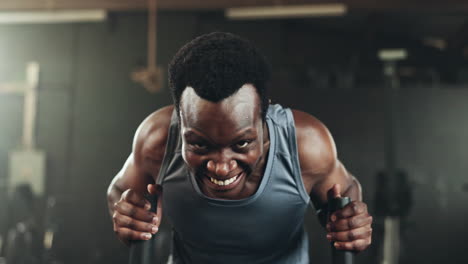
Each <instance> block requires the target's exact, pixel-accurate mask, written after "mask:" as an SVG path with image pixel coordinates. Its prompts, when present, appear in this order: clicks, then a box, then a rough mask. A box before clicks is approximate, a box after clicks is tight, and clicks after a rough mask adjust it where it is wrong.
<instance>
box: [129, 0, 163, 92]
mask: <svg viewBox="0 0 468 264" xmlns="http://www.w3.org/2000/svg"><path fill="white" fill-rule="evenodd" d="M157 10H158V6H157V2H156V0H148V58H147V63H148V67H147V68H143V69H138V70H136V71H134V72H133V73H132V79H133V81H135V82H138V83H140V84H142V85H143V87H144V88H145V89H146V90H147V91H148V92H150V93H156V92H159V91H160V90H161V88H162V86H163V78H164V72H163V69H162V68H161V67H158V66H157V65H156V62H157V60H156V50H157V49H156V44H157V41H156V29H157V24H156V23H157Z"/></svg>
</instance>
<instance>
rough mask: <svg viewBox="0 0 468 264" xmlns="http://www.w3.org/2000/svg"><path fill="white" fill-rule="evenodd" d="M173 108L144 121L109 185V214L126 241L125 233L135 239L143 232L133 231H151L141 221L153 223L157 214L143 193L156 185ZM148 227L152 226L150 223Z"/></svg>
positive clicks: (115, 229) (163, 110)
mask: <svg viewBox="0 0 468 264" xmlns="http://www.w3.org/2000/svg"><path fill="white" fill-rule="evenodd" d="M172 109H173V107H172V106H168V107H165V108H162V109H160V110H158V111H156V112H154V113H153V114H151V115H150V116H148V117H147V118H146V119H145V120H144V121H143V122H142V124H141V125H140V126H139V127H138V129H137V131H136V133H135V137H134V141H133V146H132V153H131V154H130V155H129V157H128V158H127V161H126V162H125V164H124V166H123V167H122V169H121V170H120V171H119V173H117V175H116V176H115V177H114V179H113V180H112V182H111V183H110V185H109V187H108V190H107V202H108V209H109V214H110V215H111V217H112V218H113V221H114V231H115V232H116V233H117V234H118V236H119V238H120V239H121V240H122V241H124V242H125V240H126V239H124V238H123V236H125V237H126V238H134V237H135V236H136V235H138V234H139V233H138V234H136V233H134V232H133V231H132V230H136V231H147V230H146V229H145V228H143V227H142V226H143V223H142V222H139V221H143V222H151V221H152V219H153V217H154V216H152V214H150V213H148V212H147V211H145V209H146V210H147V209H148V207H149V203H148V202H147V201H146V199H144V198H143V195H144V194H147V193H148V189H147V188H148V185H149V184H154V183H155V181H156V179H157V175H158V173H159V168H160V166H161V163H162V160H163V158H164V151H165V145H166V139H167V133H168V127H169V124H170V118H171V114H172ZM139 207H140V208H139ZM117 211H118V212H117ZM134 220H137V221H134ZM155 224H156V223H155ZM120 227H124V228H123V230H124V231H123V233H124V234H122V232H121V231H119V230H120V229H122V228H120ZM146 227H148V228H149V226H148V225H146ZM143 229H145V230H143ZM150 230H151V228H150ZM119 232H121V233H119ZM140 235H141V234H140Z"/></svg>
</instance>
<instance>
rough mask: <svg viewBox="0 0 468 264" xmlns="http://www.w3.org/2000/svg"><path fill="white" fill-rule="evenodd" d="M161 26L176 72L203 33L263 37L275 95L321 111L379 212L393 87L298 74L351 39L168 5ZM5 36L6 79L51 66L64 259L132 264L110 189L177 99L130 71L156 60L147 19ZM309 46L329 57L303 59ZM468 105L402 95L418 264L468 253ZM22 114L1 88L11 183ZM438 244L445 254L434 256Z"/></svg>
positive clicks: (43, 85) (0, 117) (123, 17)
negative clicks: (386, 107) (137, 139)
mask: <svg viewBox="0 0 468 264" xmlns="http://www.w3.org/2000/svg"><path fill="white" fill-rule="evenodd" d="M158 22H159V26H158V63H159V64H161V65H163V66H165V67H166V66H167V63H168V62H169V60H170V58H171V57H172V56H173V54H174V53H175V52H176V51H177V49H178V48H179V47H180V46H181V45H182V44H184V43H185V42H186V41H188V40H190V39H192V38H193V37H194V36H196V35H198V34H201V33H205V32H210V31H214V30H222V31H231V32H234V33H237V34H240V35H242V36H245V37H247V38H249V39H251V40H252V41H253V42H255V43H256V45H257V46H258V47H259V48H260V49H261V50H262V51H263V52H264V53H265V55H266V56H267V57H268V59H269V61H270V62H271V63H272V65H273V69H274V73H275V77H274V80H273V83H272V87H273V88H274V89H273V91H272V99H273V100H274V101H277V102H280V103H283V104H285V105H287V106H291V107H295V108H298V109H301V110H304V111H306V112H309V113H312V114H314V115H316V116H317V117H318V118H319V119H321V120H322V121H323V122H324V123H325V124H326V125H327V126H328V127H329V129H330V130H331V132H332V134H333V135H334V137H335V141H336V143H337V147H338V152H339V155H340V158H341V160H342V161H343V162H344V163H345V165H346V166H347V167H348V169H349V170H350V171H351V172H352V173H353V174H355V175H356V176H357V177H358V178H359V179H360V181H361V183H362V185H363V188H364V190H365V193H364V196H365V199H366V200H367V201H368V203H369V206H370V207H371V208H374V207H375V204H374V201H373V192H374V189H375V188H374V185H375V180H374V178H375V174H376V173H377V171H378V170H379V169H382V168H383V167H384V148H383V142H384V140H383V139H384V137H383V134H384V130H383V127H384V121H383V100H384V97H383V94H382V88H381V86H382V84H379V83H376V84H375V85H374V86H373V87H371V88H369V87H366V88H365V89H354V90H339V89H334V90H326V91H324V90H317V89H314V88H313V87H312V86H310V85H305V84H304V83H306V82H304V81H301V80H300V78H299V80H298V77H297V74H296V69H301V68H307V67H310V66H314V67H316V66H317V65H320V64H321V63H322V62H321V61H322V60H324V59H323V58H324V57H326V56H327V54H328V55H330V57H333V58H335V59H334V60H336V61H339V59H340V58H339V57H340V56H337V55H336V50H337V49H346V48H344V47H341V46H340V45H339V44H336V43H335V42H338V43H340V41H343V40H346V37H345V36H338V35H333V34H323V33H320V32H314V31H310V32H309V31H307V30H306V29H305V28H302V29H300V30H297V29H296V31H298V32H299V33H301V32H302V33H301V34H302V35H304V37H303V38H304V40H307V41H308V42H305V43H310V45H303V46H302V47H301V45H299V46H298V45H297V43H295V44H294V43H291V42H296V41H297V40H301V39H300V37H297V36H299V35H301V34H299V33H298V32H296V34H294V35H292V36H295V37H293V38H290V37H291V34H290V33H288V32H291V31H292V30H294V29H295V28H294V27H292V26H291V25H290V24H287V23H283V22H280V21H259V22H227V21H225V20H224V19H223V18H222V17H220V16H219V15H216V14H203V13H202V14H195V13H186V12H177V13H169V12H165V13H162V14H161V15H160V16H159V21H158ZM0 36H1V37H0V82H4V81H12V80H21V79H23V78H24V73H23V72H24V67H25V63H26V62H27V61H30V60H37V61H38V62H39V63H40V64H41V78H40V89H41V90H40V93H39V113H38V130H37V135H38V138H37V140H38V148H40V149H43V150H45V151H46V153H47V157H48V163H47V166H48V167H47V177H48V178H47V191H48V193H49V194H50V195H54V196H56V197H57V199H58V208H57V215H58V216H59V219H58V220H57V221H59V224H60V225H59V226H60V229H59V233H58V237H57V240H56V241H57V243H58V245H59V247H58V248H57V250H58V251H57V254H58V257H59V258H60V259H61V260H63V261H64V263H67V264H68V263H70V264H74V263H77V264H78V263H126V258H127V252H126V250H125V247H124V246H122V245H121V244H120V243H119V242H118V241H117V239H116V238H115V237H114V234H113V232H112V227H111V222H110V218H109V216H108V213H107V209H106V207H107V206H106V201H105V192H106V188H107V186H108V184H109V182H110V180H111V179H112V177H113V176H114V175H115V173H117V171H118V170H119V169H120V167H121V165H122V164H123V162H124V160H125V158H126V157H127V155H128V154H129V152H130V150H131V142H132V137H133V133H134V131H135V130H136V128H137V126H138V124H139V123H140V122H141V121H142V120H143V119H144V118H145V117H146V116H147V115H148V114H149V113H151V112H152V111H153V110H155V109H157V108H159V107H162V106H164V105H167V104H170V102H171V99H170V96H169V93H168V90H167V86H165V88H164V90H163V92H161V93H159V94H156V95H151V94H149V93H147V92H146V91H145V90H144V89H143V88H142V87H141V86H139V85H138V84H135V83H133V82H132V81H131V80H130V77H129V75H130V72H131V71H132V70H134V69H136V68H137V67H138V66H141V65H144V63H145V61H146V16H145V15H143V14H140V13H128V14H112V15H111V17H110V19H109V20H108V21H107V22H105V23H82V24H64V25H21V26H19V25H16V26H0ZM288 37H289V38H288ZM327 43H335V44H334V45H331V44H330V45H328V46H327ZM298 47H299V48H298ZM347 48H350V47H349V46H347ZM301 49H302V51H303V52H304V54H318V55H317V57H310V56H312V55H308V56H309V57H308V56H303V57H301V56H299V55H298V54H299V53H300V52H301ZM311 50H315V53H313V52H312V53H311V52H310V51H311ZM317 50H320V51H321V52H317ZM345 53H346V52H345ZM332 55H334V56H332ZM467 100H468V89H466V88H463V87H461V88H459V89H445V88H444V89H442V88H441V87H437V88H434V89H430V90H429V89H408V90H406V89H405V90H402V91H401V93H400V96H399V97H398V103H399V106H400V108H399V109H400V112H399V114H398V118H399V120H400V121H399V122H398V127H399V129H398V130H397V134H398V140H399V144H398V146H397V150H398V155H399V159H398V162H399V164H400V167H402V168H404V169H405V170H406V171H407V172H408V173H409V176H410V179H411V180H412V181H414V182H416V188H415V204H414V210H413V211H412V213H411V215H410V222H411V223H412V229H411V231H410V233H409V238H408V240H409V242H410V245H408V248H407V250H406V253H408V254H410V256H411V257H410V258H409V260H408V262H407V263H416V262H418V263H419V262H420V263H441V262H442V261H443V260H445V259H446V256H447V254H451V255H452V256H459V258H460V261H461V262H463V260H466V258H465V259H462V256H461V254H459V253H457V252H462V251H463V249H464V248H465V246H464V245H466V244H467V241H466V237H467V236H466V233H467V232H466V231H463V230H464V229H463V226H462V225H463V221H464V219H466V217H467V216H468V209H467V207H466V206H463V202H461V201H466V200H467V199H468V194H467V193H466V192H462V186H466V181H467V180H466V178H467V177H466V175H465V174H466V169H467V167H466V166H467V165H466V163H464V160H463V157H466V156H468V153H467V152H468V150H467V148H466V147H465V148H464V147H463V146H468V142H467V139H466V137H465V136H464V135H466V132H468V125H467V124H466V118H464V114H463V113H466V112H468V104H467V103H466V102H467ZM21 119H22V99H21V98H20V97H17V96H14V95H0V124H2V125H1V133H0V179H1V180H4V179H5V178H6V174H7V165H8V164H7V160H8V159H7V153H8V151H9V150H11V149H13V148H15V147H16V146H18V145H19V142H20V135H21ZM464 175H465V176H464ZM465 188H466V187H465ZM0 206H3V205H0ZM309 219H310V221H311V222H312V224H310V225H308V229H309V230H310V231H311V248H312V256H313V257H316V258H313V259H314V261H316V262H317V263H325V262H324V261H328V260H327V256H328V252H327V250H328V244H327V242H326V240H325V239H324V238H323V237H324V232H323V231H322V230H320V229H319V228H318V225H317V222H316V220H315V219H314V218H313V217H312V216H311V215H309ZM427 230H431V231H433V232H431V233H428V232H427ZM449 237H450V239H449ZM375 239H378V238H375ZM421 241H429V243H427V244H423V243H421ZM430 247H436V248H437V247H439V250H438V251H433V252H431V253H428V249H429V248H430ZM368 255H369V253H365V254H362V255H361V256H359V259H358V260H359V263H366V260H368ZM461 262H459V263H461Z"/></svg>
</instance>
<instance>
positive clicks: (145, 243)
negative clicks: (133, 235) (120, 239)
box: [129, 195, 158, 264]
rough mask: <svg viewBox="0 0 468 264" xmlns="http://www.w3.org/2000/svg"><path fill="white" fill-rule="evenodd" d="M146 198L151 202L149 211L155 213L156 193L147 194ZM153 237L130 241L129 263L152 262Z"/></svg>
mask: <svg viewBox="0 0 468 264" xmlns="http://www.w3.org/2000/svg"><path fill="white" fill-rule="evenodd" d="M146 199H147V200H148V201H149V202H150V203H151V209H150V211H151V212H153V213H156V208H157V204H158V197H157V196H156V195H151V196H147V197H146ZM155 237H156V236H154V235H153V236H152V237H151V239H150V240H134V241H130V260H129V264H150V263H154V259H155V255H154V253H155V252H154V251H155Z"/></svg>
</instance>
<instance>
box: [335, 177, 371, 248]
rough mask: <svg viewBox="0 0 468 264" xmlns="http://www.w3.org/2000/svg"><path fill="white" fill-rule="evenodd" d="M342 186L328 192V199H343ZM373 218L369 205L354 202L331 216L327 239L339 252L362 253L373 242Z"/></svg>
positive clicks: (336, 186)
mask: <svg viewBox="0 0 468 264" xmlns="http://www.w3.org/2000/svg"><path fill="white" fill-rule="evenodd" d="M340 193H341V190H340V185H339V184H335V185H334V186H333V187H332V188H331V189H330V190H329V191H328V198H329V199H331V198H337V197H341V195H340ZM371 225H372V216H370V215H369V213H368V211H367V205H366V204H365V203H363V202H361V201H353V202H351V203H349V204H347V205H346V206H345V207H343V208H342V209H340V210H337V211H335V212H334V213H333V214H331V215H330V218H329V219H328V222H327V226H326V228H327V239H328V240H329V241H330V242H334V243H333V245H334V246H335V248H336V249H339V250H349V251H355V252H360V251H363V250H364V249H366V248H367V247H369V245H370V244H371V240H372V227H371Z"/></svg>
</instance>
